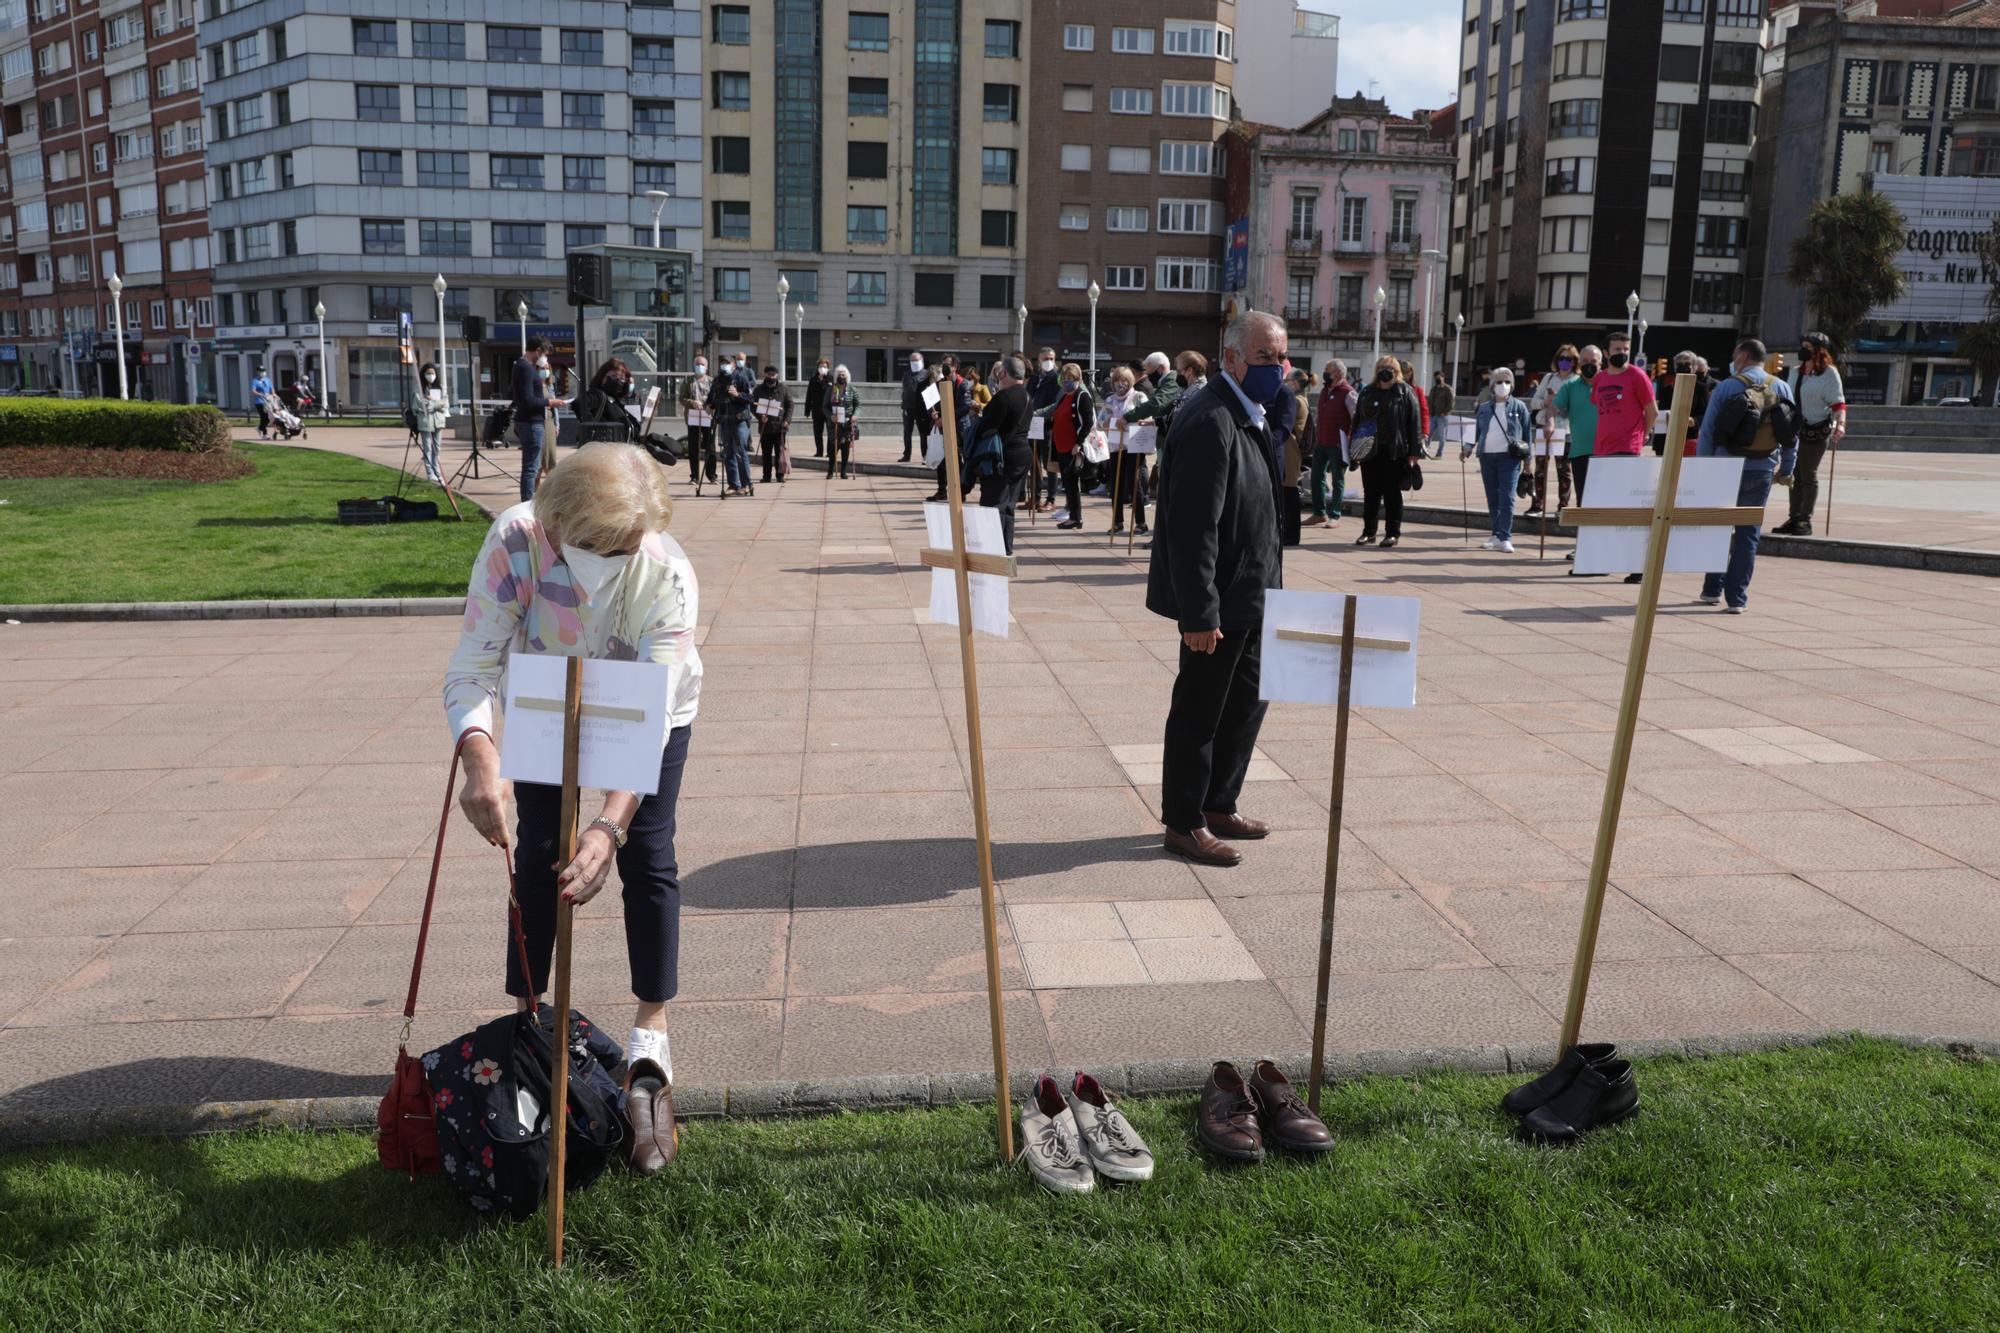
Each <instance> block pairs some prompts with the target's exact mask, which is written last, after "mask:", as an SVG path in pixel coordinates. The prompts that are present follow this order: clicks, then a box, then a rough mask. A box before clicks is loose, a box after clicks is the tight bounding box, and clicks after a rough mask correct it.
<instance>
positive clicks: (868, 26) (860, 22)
mask: <svg viewBox="0 0 2000 1333" xmlns="http://www.w3.org/2000/svg"><path fill="white" fill-rule="evenodd" d="M847 49H848V50H850V51H886V50H888V49H889V16H888V15H887V14H849V15H848V16H847Z"/></svg>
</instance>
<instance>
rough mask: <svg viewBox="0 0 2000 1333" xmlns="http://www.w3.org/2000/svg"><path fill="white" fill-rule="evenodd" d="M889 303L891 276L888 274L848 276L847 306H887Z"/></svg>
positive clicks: (851, 274) (854, 274)
mask: <svg viewBox="0 0 2000 1333" xmlns="http://www.w3.org/2000/svg"><path fill="white" fill-rule="evenodd" d="M888 303H889V275H888V274H887V273H879V272H878V273H849V274H848V275H847V304H849V305H887V304H888Z"/></svg>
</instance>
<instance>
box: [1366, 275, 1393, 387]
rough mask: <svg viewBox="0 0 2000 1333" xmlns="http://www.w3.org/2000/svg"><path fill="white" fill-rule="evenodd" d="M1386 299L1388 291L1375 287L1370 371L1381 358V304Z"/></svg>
mask: <svg viewBox="0 0 2000 1333" xmlns="http://www.w3.org/2000/svg"><path fill="white" fill-rule="evenodd" d="M1388 299H1389V293H1387V292H1385V291H1383V290H1382V289H1381V288H1380V287H1377V288H1376V289H1375V355H1374V356H1373V357H1372V358H1370V364H1369V367H1368V369H1369V370H1370V372H1373V370H1374V369H1375V367H1374V364H1373V363H1374V362H1376V361H1380V360H1381V359H1382V304H1383V302H1385V301H1387V300H1388Z"/></svg>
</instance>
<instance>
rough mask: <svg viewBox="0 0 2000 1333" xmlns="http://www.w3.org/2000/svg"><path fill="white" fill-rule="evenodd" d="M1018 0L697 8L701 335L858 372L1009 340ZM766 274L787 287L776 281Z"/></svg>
mask: <svg viewBox="0 0 2000 1333" xmlns="http://www.w3.org/2000/svg"><path fill="white" fill-rule="evenodd" d="M1025 15H1026V5H1025V2H1024V0H965V2H964V3H961V2H960V0H907V3H898V4H893V5H892V4H889V3H887V0H855V3H853V4H851V5H850V4H848V3H845V0H841V2H839V3H832V2H829V0H748V3H742V4H711V5H709V6H708V7H707V9H706V10H705V11H704V17H705V22H706V24H707V28H706V38H707V43H708V49H707V57H706V59H707V66H708V84H707V87H706V89H705V92H706V95H707V104H706V106H705V108H704V111H703V116H704V122H703V123H704V128H705V130H706V133H707V143H706V152H707V164H708V167H707V169H708V175H707V181H706V184H705V189H706V191H707V198H706V200H705V203H706V208H707V217H706V219H705V221H706V227H707V230H706V235H705V237H704V242H703V244H704V246H705V247H706V255H707V269H708V285H707V291H706V300H707V303H708V314H709V317H710V319H711V320H712V321H713V327H714V328H715V331H716V337H717V339H718V345H719V347H720V348H721V350H723V351H724V352H731V351H742V352H744V353H745V354H746V355H747V356H748V357H750V358H751V359H752V360H753V361H755V362H758V363H760V364H761V363H764V362H776V361H777V360H778V354H777V352H776V350H775V344H776V340H777V336H778V329H779V325H780V315H779V303H780V300H781V299H782V300H783V301H784V302H785V303H786V305H787V307H788V309H789V310H791V312H792V313H790V314H788V315H787V316H785V317H784V322H785V323H786V324H787V325H789V326H790V327H791V330H792V331H791V332H790V333H789V334H788V336H787V340H786V344H787V348H788V349H792V350H788V352H787V353H786V357H785V359H786V362H787V364H789V362H790V360H791V358H792V356H793V354H794V353H795V350H796V348H797V347H798V337H799V332H798V326H797V324H796V320H797V319H798V315H797V313H796V307H798V306H800V305H803V306H804V307H805V314H804V321H805V323H804V338H805V355H806V357H807V358H808V360H810V359H811V358H813V357H816V356H821V355H824V356H826V357H828V358H829V359H830V360H831V361H832V362H833V363H834V364H836V365H844V366H846V367H847V368H848V369H849V371H850V372H851V373H852V374H853V375H854V377H855V378H856V379H860V380H874V381H880V380H888V379H892V378H895V377H896V376H897V374H898V370H897V367H898V366H899V365H900V364H901V363H902V362H903V360H904V357H905V355H906V354H907V353H908V352H910V351H913V350H924V351H927V352H930V353H932V354H933V355H935V354H937V353H940V352H959V353H963V354H966V355H968V356H971V357H975V358H978V359H982V360H990V359H991V358H992V357H993V356H996V355H998V354H999V353H1001V352H1003V351H1011V350H1013V348H1014V347H1015V344H1016V314H1015V312H1016V310H1017V308H1018V307H1019V305H1020V302H1021V285H1022V284H1021V274H1022V256H1023V254H1024V253H1025V249H1026V235H1025V232H1024V227H1023V224H1024V223H1025V221H1026V219H1025V217H1024V215H1023V212H1022V199H1023V196H1024V194H1025V191H1026V186H1027V173H1026V164H1025V163H1024V162H1023V160H1022V158H1023V151H1022V150H1023V148H1024V147H1025V145H1026V134H1027V126H1028V117H1029V111H1030V108H1029V103H1028V96H1027V93H1028V81H1027V68H1028V60H1027V51H1026V49H1025V47H1024V42H1025V39H1026V33H1025V32H1024V31H1023V19H1024V18H1025ZM781 280H782V281H783V283H784V285H785V289H786V294H785V296H784V297H783V298H781V297H780V296H779V292H778V284H779V282H780V281H781Z"/></svg>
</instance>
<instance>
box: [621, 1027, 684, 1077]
mask: <svg viewBox="0 0 2000 1333" xmlns="http://www.w3.org/2000/svg"><path fill="white" fill-rule="evenodd" d="M641 1060H651V1061H652V1062H653V1063H654V1064H656V1065H658V1066H659V1067H660V1072H661V1073H662V1074H665V1075H666V1076H667V1082H668V1083H672V1082H673V1081H674V1057H673V1055H672V1054H671V1053H670V1052H669V1051H668V1049H667V1034H666V1033H664V1032H656V1031H654V1030H653V1029H652V1028H633V1029H632V1031H631V1032H630V1034H628V1035H627V1036H626V1038H625V1065H626V1067H627V1068H628V1069H629V1068H631V1067H632V1066H633V1065H636V1064H638V1063H639V1062H640V1061H641Z"/></svg>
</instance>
